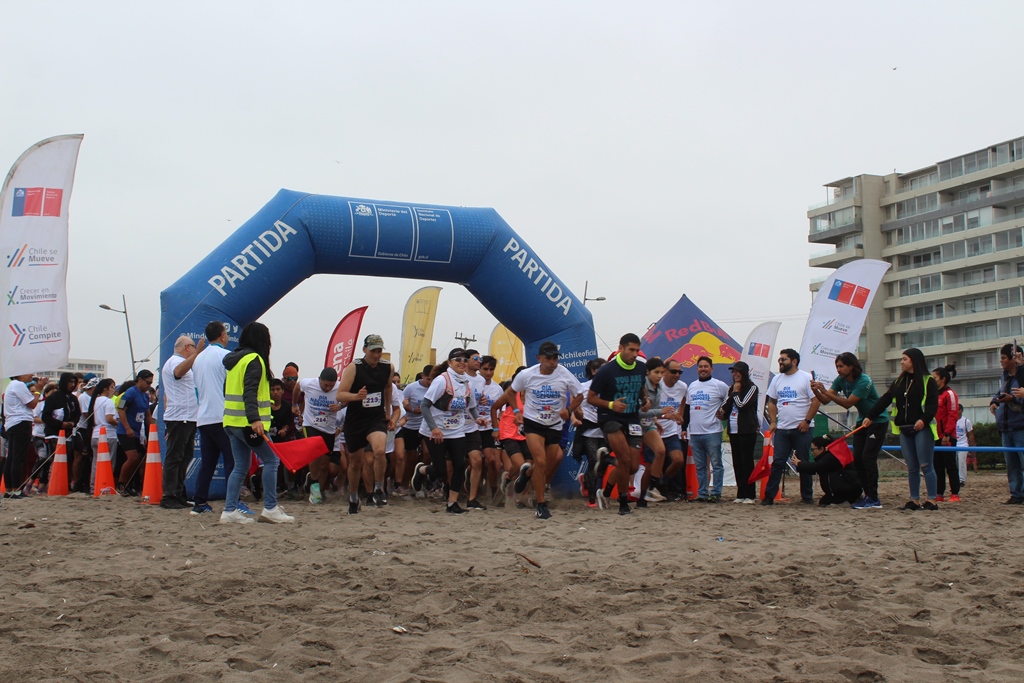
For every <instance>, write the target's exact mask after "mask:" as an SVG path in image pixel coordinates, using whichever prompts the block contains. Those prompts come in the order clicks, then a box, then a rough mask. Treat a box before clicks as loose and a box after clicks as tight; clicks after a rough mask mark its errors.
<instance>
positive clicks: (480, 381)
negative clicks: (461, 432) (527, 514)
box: [466, 349, 489, 510]
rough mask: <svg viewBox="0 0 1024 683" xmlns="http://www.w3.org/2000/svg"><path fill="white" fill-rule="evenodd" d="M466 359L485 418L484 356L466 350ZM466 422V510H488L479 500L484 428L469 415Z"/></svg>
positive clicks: (470, 378)
mask: <svg viewBox="0 0 1024 683" xmlns="http://www.w3.org/2000/svg"><path fill="white" fill-rule="evenodd" d="M466 358H468V359H469V362H468V363H466V374H467V375H468V376H469V388H470V390H471V391H472V392H473V399H474V400H475V401H476V404H477V412H478V413H479V414H480V416H481V417H483V416H484V414H485V413H487V412H489V409H487V410H485V409H484V407H483V406H481V405H480V396H481V394H482V393H483V388H484V385H485V384H486V383H487V381H486V380H485V379H484V378H483V377H482V376H481V375H480V374H479V370H480V365H481V361H482V356H481V355H480V352H479V351H477V350H476V349H466ZM466 422H467V428H466V460H467V462H468V463H469V479H468V481H467V482H466V484H467V487H468V489H469V490H468V493H469V502H467V503H466V508H468V509H470V510H486V509H487V508H485V507H484V506H483V504H482V503H481V502H480V501H479V500H478V496H479V495H480V480H481V479H482V478H483V474H484V446H483V441H482V440H481V435H482V434H483V432H482V431H481V430H482V429H484V428H483V427H478V426H477V425H474V424H473V422H472V420H471V419H470V418H469V414H468V413H467V415H466ZM488 428H489V427H488Z"/></svg>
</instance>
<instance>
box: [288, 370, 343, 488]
mask: <svg viewBox="0 0 1024 683" xmlns="http://www.w3.org/2000/svg"><path fill="white" fill-rule="evenodd" d="M337 399H338V371H337V370H335V369H334V368H324V369H323V370H321V371H320V377H319V378H316V379H313V378H309V379H302V380H299V381H298V382H297V383H296V384H295V389H293V390H292V406H294V407H296V408H299V409H300V410H302V436H303V438H306V439H323V442H324V446H325V447H326V455H322V456H320V457H319V458H317V459H316V460H314V461H313V462H311V463H310V464H309V478H310V480H311V481H312V483H311V484H310V486H309V502H310V503H312V504H313V505H319V504H320V503H322V502H323V497H324V495H325V494H326V492H327V482H328V480H329V479H331V478H333V477H336V476H338V472H339V471H340V470H341V454H340V453H338V452H336V451H335V450H334V434H335V431H336V429H337V426H338V411H339V410H341V403H339V402H338V400H337Z"/></svg>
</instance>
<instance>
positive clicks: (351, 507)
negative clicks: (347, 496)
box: [348, 500, 359, 515]
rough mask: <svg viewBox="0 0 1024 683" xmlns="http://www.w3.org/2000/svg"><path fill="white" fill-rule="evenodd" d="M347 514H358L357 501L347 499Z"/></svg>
mask: <svg viewBox="0 0 1024 683" xmlns="http://www.w3.org/2000/svg"><path fill="white" fill-rule="evenodd" d="M348 514H350V515H358V514H359V501H358V500H350V501H348Z"/></svg>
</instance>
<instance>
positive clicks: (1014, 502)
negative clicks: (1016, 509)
mask: <svg viewBox="0 0 1024 683" xmlns="http://www.w3.org/2000/svg"><path fill="white" fill-rule="evenodd" d="M1021 503H1024V498H1010V499H1009V500H1008V501H1006V504H1007V505H1020V504H1021Z"/></svg>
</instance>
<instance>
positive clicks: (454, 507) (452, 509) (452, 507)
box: [444, 502, 466, 515]
mask: <svg viewBox="0 0 1024 683" xmlns="http://www.w3.org/2000/svg"><path fill="white" fill-rule="evenodd" d="M444 511H445V512H447V513H448V514H450V515H461V514H464V513H465V512H466V511H465V510H463V509H462V508H460V507H459V504H458V502H455V503H451V504H449V505H447V506H446V507H445V509H444Z"/></svg>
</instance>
